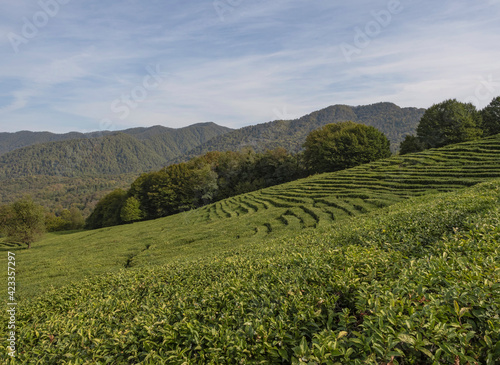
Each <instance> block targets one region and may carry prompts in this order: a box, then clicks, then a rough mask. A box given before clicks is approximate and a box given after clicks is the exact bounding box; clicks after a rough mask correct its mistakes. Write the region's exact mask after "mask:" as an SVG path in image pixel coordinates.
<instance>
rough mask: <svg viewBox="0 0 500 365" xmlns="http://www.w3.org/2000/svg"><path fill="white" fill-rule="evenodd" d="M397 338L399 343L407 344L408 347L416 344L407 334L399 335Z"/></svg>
mask: <svg viewBox="0 0 500 365" xmlns="http://www.w3.org/2000/svg"><path fill="white" fill-rule="evenodd" d="M398 338H399V339H400V340H401V342H404V343H409V344H410V345H415V343H416V340H415V338H414V337H412V336H410V335H407V334H404V333H400V334H399V335H398Z"/></svg>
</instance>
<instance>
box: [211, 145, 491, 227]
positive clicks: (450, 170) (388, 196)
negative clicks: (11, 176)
mask: <svg viewBox="0 0 500 365" xmlns="http://www.w3.org/2000/svg"><path fill="white" fill-rule="evenodd" d="M497 177H500V136H494V137H491V138H488V139H484V140H481V141H475V142H469V143H462V144H459V145H453V146H449V147H445V148H442V149H437V150H428V151H425V152H423V153H419V154H413V155H405V156H398V157H393V158H391V159H387V160H383V161H378V162H374V163H371V164H367V165H363V166H359V167H356V168H353V169H349V170H345V171H341V172H336V173H330V174H322V175H317V176H312V177H310V178H307V179H303V180H299V181H297V182H293V183H289V184H284V185H280V186H277V187H272V188H269V189H265V190H262V191H259V192H254V193H249V194H246V195H242V196H239V197H236V198H231V199H227V200H225V201H222V202H218V203H216V204H214V205H212V206H209V207H206V208H203V209H204V210H206V211H207V212H208V215H207V216H208V218H209V219H210V220H217V219H226V218H230V217H242V216H245V215H249V214H250V215H251V214H258V215H259V216H260V217H261V220H262V222H261V224H260V225H258V226H257V227H252V226H248V229H249V230H250V231H253V232H256V233H258V232H262V231H266V232H268V233H271V232H275V231H276V230H281V229H286V228H292V227H294V228H298V227H300V228H307V227H317V226H318V225H322V224H330V223H332V221H335V220H339V219H342V218H345V217H350V216H356V215H359V214H364V213H367V212H370V211H372V210H374V209H378V208H380V207H383V206H388V205H391V204H394V203H396V202H399V201H401V200H403V199H406V198H408V197H412V196H420V195H423V194H429V193H435V192H448V191H454V190H457V189H462V188H464V187H468V186H472V185H475V184H478V183H481V182H484V181H486V180H488V179H492V178H497Z"/></svg>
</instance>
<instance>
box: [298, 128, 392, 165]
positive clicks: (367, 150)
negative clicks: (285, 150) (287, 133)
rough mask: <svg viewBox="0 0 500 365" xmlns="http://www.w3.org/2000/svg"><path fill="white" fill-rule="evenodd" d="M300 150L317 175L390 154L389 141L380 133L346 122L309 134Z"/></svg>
mask: <svg viewBox="0 0 500 365" xmlns="http://www.w3.org/2000/svg"><path fill="white" fill-rule="evenodd" d="M304 148H305V151H304V159H305V162H306V165H307V166H308V167H309V168H310V169H311V170H312V171H313V172H318V173H319V172H327V171H337V170H342V169H347V168H350V167H354V166H357V165H361V164H364V163H368V162H371V161H375V160H378V159H381V158H386V157H389V156H390V155H391V150H390V143H389V140H388V139H387V137H386V136H385V135H384V134H383V133H382V132H380V131H379V130H377V129H376V128H374V127H369V126H366V125H364V124H358V123H354V122H350V121H349V122H341V123H334V124H328V125H326V126H324V127H323V128H320V129H317V130H315V131H312V132H311V133H310V134H309V135H308V136H307V138H306V142H305V143H304Z"/></svg>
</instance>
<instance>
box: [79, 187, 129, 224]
mask: <svg viewBox="0 0 500 365" xmlns="http://www.w3.org/2000/svg"><path fill="white" fill-rule="evenodd" d="M126 200H127V193H126V192H125V191H123V190H122V189H116V190H114V191H112V192H111V193H109V194H108V195H106V196H105V197H104V198H102V199H101V200H100V201H99V203H97V205H96V207H95V209H94V211H93V212H92V214H90V216H89V217H88V218H87V219H86V221H85V227H86V228H102V227H109V226H116V225H118V224H121V223H123V221H122V218H121V211H122V207H123V205H124V204H125V202H126Z"/></svg>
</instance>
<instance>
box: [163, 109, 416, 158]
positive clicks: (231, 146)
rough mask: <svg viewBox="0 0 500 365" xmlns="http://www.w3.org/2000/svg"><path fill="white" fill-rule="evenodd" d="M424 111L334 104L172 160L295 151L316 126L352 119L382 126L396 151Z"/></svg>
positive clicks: (249, 130) (242, 131)
mask: <svg viewBox="0 0 500 365" xmlns="http://www.w3.org/2000/svg"><path fill="white" fill-rule="evenodd" d="M424 111H425V110H424V109H417V108H400V107H398V106H397V105H395V104H392V103H377V104H373V105H366V106H358V107H350V106H347V105H333V106H329V107H328V108H325V109H321V110H318V111H315V112H313V113H311V114H308V115H305V116H303V117H301V118H299V119H295V120H276V121H273V122H269V123H263V124H258V125H254V126H248V127H244V128H241V129H238V130H235V131H231V132H229V133H227V134H225V135H221V136H217V137H215V138H213V139H211V140H210V141H208V142H206V143H204V144H201V145H200V146H198V147H196V148H194V149H193V150H191V151H189V152H188V153H187V154H186V155H185V156H183V157H182V158H177V159H174V160H173V162H179V161H187V160H188V159H189V158H192V157H196V156H199V155H202V154H204V153H207V152H210V151H240V150H242V149H244V148H248V147H250V148H252V149H254V150H255V151H256V152H264V151H266V150H274V149H276V148H278V147H284V148H286V149H287V151H288V152H291V153H296V152H300V151H301V150H302V145H303V144H304V142H305V140H306V137H307V135H308V134H309V133H310V132H312V131H313V130H315V129H318V128H321V127H323V126H325V125H327V124H330V123H336V122H345V121H349V120H352V121H354V122H357V123H362V124H366V125H368V126H372V127H375V128H377V129H378V130H380V131H381V132H382V133H384V134H385V135H386V136H387V137H388V138H389V140H390V141H391V149H392V151H393V152H395V151H396V150H397V148H398V146H399V144H400V143H401V141H402V140H403V139H404V136H406V135H408V134H413V133H415V129H416V127H417V125H418V122H419V120H420V118H421V117H422V115H423V113H424Z"/></svg>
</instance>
